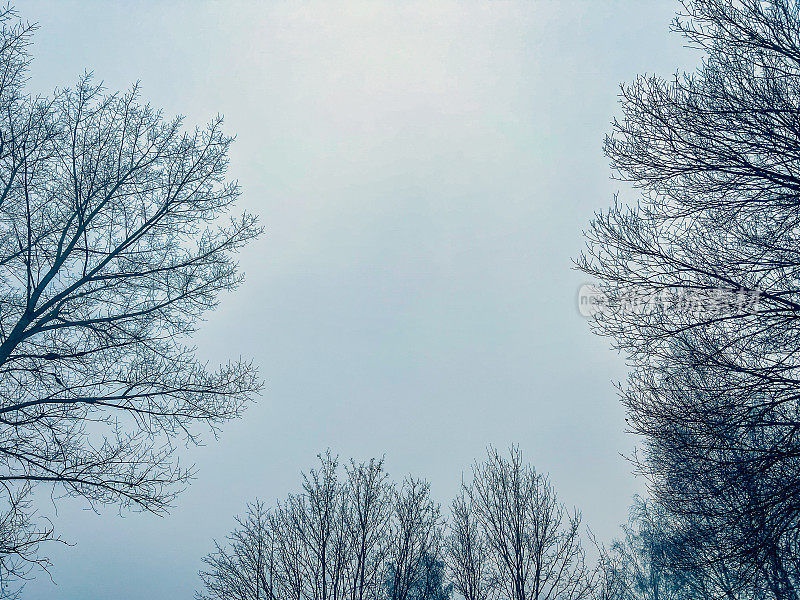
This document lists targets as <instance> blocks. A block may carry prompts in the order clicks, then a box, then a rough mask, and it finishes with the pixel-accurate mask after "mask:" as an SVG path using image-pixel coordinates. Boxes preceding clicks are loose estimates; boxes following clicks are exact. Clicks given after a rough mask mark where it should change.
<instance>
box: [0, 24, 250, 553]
mask: <svg viewBox="0 0 800 600" xmlns="http://www.w3.org/2000/svg"><path fill="white" fill-rule="evenodd" d="M0 22H1V23H2V29H0V482H1V483H2V486H1V487H0V493H5V494H6V499H7V501H8V502H10V503H13V502H14V498H15V497H16V494H17V490H19V489H21V488H25V486H29V485H32V484H37V485H41V484H50V485H52V486H53V487H54V488H55V493H56V495H59V494H65V495H69V496H80V497H83V498H85V499H87V500H88V501H89V502H91V503H92V504H95V503H117V504H119V505H120V506H122V507H134V508H139V509H145V510H149V511H153V512H157V513H160V512H163V511H164V510H165V509H166V508H167V507H168V506H169V505H170V503H171V501H172V500H173V498H174V496H175V494H176V493H177V492H178V491H179V490H180V489H181V488H182V487H183V486H184V484H185V483H186V482H187V480H188V479H189V478H190V477H191V475H192V471H191V469H185V468H182V467H180V466H179V465H178V464H177V461H176V460H174V452H175V449H176V447H178V446H179V445H180V444H181V443H184V442H196V441H197V440H198V437H197V436H198V431H197V430H196V427H195V426H196V425H197V424H198V423H205V424H206V425H208V426H210V427H211V429H212V430H215V429H216V428H217V427H218V426H219V425H220V424H221V423H222V422H223V421H225V420H227V419H230V418H232V417H236V416H238V415H239V414H240V412H241V410H242V407H243V406H244V404H245V403H246V402H247V400H248V399H249V398H251V396H252V395H253V394H254V393H255V392H257V390H258V389H259V387H260V383H259V381H258V379H257V375H256V373H255V370H254V368H253V367H252V366H251V365H250V364H248V363H246V362H241V361H236V362H233V363H229V364H227V365H225V366H222V367H220V368H218V369H216V370H209V369H207V368H206V366H205V365H204V364H203V363H202V362H200V361H199V360H198V359H197V358H196V357H195V353H194V350H193V349H192V348H191V347H190V346H188V345H187V344H188V337H189V336H190V335H191V334H192V332H193V331H194V329H195V327H196V325H197V323H198V320H199V319H200V317H201V315H202V314H203V312H204V311H206V310H208V309H210V308H212V307H214V305H215V303H216V301H217V298H218V295H219V293H220V292H221V291H223V290H230V289H233V288H235V287H236V286H237V285H238V284H239V282H240V281H241V274H239V273H238V271H237V265H236V263H235V261H234V259H233V254H234V252H235V251H236V250H237V249H239V248H240V247H241V246H243V245H244V244H246V243H247V242H248V241H250V240H251V239H253V237H255V236H256V235H257V234H258V233H259V231H260V228H259V227H258V225H257V223H256V218H255V217H254V216H252V215H249V214H243V215H242V216H241V217H239V218H230V219H229V220H228V221H227V223H226V222H223V221H222V220H221V219H222V218H224V217H226V215H228V214H229V213H230V211H231V209H232V208H233V204H234V202H235V200H236V199H237V197H238V196H239V189H238V187H237V185H236V183H235V182H229V181H226V179H225V173H226V169H227V154H228V149H229V146H230V144H231V138H230V137H227V136H225V135H224V134H223V133H222V131H221V126H222V120H221V118H219V117H217V118H215V119H214V120H213V121H212V122H211V123H210V124H209V125H208V126H207V127H206V128H204V129H196V130H194V131H190V132H184V131H183V129H182V123H181V119H180V118H176V119H172V120H165V119H164V118H163V117H162V115H161V113H160V112H158V111H156V110H154V109H153V108H151V107H150V106H149V105H142V104H141V103H140V102H139V89H138V86H134V88H133V89H132V90H131V91H130V92H128V93H124V94H120V93H108V92H106V91H105V90H104V89H103V88H102V86H100V85H97V84H94V83H93V82H92V78H91V77H90V76H88V75H87V76H84V77H82V78H81V79H80V80H79V82H78V84H77V85H76V86H75V88H73V89H63V90H58V91H56V92H55V94H54V95H53V96H51V97H48V98H34V97H31V96H29V95H26V93H25V92H24V89H23V84H24V82H25V76H26V69H27V66H28V63H29V56H28V54H27V48H28V43H29V37H30V34H31V32H32V31H33V27H31V26H30V25H26V24H22V23H18V22H17V20H16V17H15V15H14V13H13V11H11V10H6V11H5V12H3V13H2V14H0ZM18 508H19V505H18ZM22 519H23V521H24V520H25V516H24V514H23V515H22ZM16 548H17V551H22V552H18V553H23V554H24V553H27V556H28V557H30V553H29V552H28V551H31V550H33V549H35V548H36V544H33V545H29V546H24V545H23V546H22V547H20V546H17V547H16Z"/></svg>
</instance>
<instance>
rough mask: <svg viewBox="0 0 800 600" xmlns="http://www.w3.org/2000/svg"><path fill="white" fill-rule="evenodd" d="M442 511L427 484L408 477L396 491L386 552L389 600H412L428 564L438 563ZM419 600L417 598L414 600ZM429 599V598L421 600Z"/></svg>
mask: <svg viewBox="0 0 800 600" xmlns="http://www.w3.org/2000/svg"><path fill="white" fill-rule="evenodd" d="M442 524H443V523H442V518H441V509H440V507H439V505H438V504H436V503H435V502H434V501H433V500H432V499H431V497H430V484H429V483H428V482H427V481H424V480H421V479H416V478H413V477H409V478H407V479H405V480H404V481H403V483H402V485H401V486H400V488H399V489H398V490H396V492H395V495H394V499H393V503H392V518H391V524H390V530H389V539H388V551H387V566H388V573H387V588H388V598H389V600H412V593H413V592H414V591H415V590H416V589H419V588H420V581H419V578H420V577H421V576H424V575H425V574H426V573H427V571H428V569H427V563H428V562H430V561H431V560H434V561H435V560H438V559H439V557H440V553H441V542H442ZM414 600H416V599H414ZM420 600H427V599H420Z"/></svg>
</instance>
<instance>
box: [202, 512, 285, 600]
mask: <svg viewBox="0 0 800 600" xmlns="http://www.w3.org/2000/svg"><path fill="white" fill-rule="evenodd" d="M236 522H237V523H238V527H237V528H236V529H235V530H234V531H233V533H231V534H230V535H229V536H228V538H227V544H226V545H224V546H223V545H221V544H215V545H216V551H215V552H214V553H212V554H209V555H208V556H206V557H205V558H204V559H203V562H205V564H206V566H207V567H208V570H207V571H202V572H201V573H200V578H201V579H202V581H203V584H204V585H205V592H203V593H198V594H197V595H196V596H197V598H198V600H274V599H275V598H279V597H281V596H279V595H277V593H278V589H279V588H280V586H281V582H280V581H278V579H279V577H280V574H279V571H278V568H277V567H278V564H279V561H278V557H279V554H278V552H277V551H276V547H275V543H274V538H273V532H272V529H271V520H270V515H269V512H268V511H267V510H266V509H265V508H264V505H263V503H261V502H259V501H256V502H255V503H253V504H251V505H250V506H248V507H247V515H246V516H245V517H243V518H239V517H237V519H236Z"/></svg>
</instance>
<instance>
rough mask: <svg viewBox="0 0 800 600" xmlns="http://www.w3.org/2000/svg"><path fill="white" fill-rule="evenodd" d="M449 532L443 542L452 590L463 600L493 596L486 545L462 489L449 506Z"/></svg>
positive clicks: (472, 509)
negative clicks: (444, 542) (444, 543)
mask: <svg viewBox="0 0 800 600" xmlns="http://www.w3.org/2000/svg"><path fill="white" fill-rule="evenodd" d="M450 513H451V517H450V533H449V535H448V537H447V540H446V552H445V556H446V561H447V567H448V571H449V573H450V577H451V578H452V581H453V585H454V588H455V590H456V591H457V592H458V593H459V594H461V595H462V596H463V597H464V600H488V599H489V598H491V597H493V591H494V587H495V583H496V582H494V581H493V580H492V566H491V564H490V562H489V561H490V554H489V546H488V542H487V540H486V536H485V535H484V532H483V530H482V529H481V525H480V522H479V521H478V518H477V515H476V514H475V507H474V506H473V505H472V500H471V498H470V497H469V495H468V494H466V493H465V492H464V490H463V489H462V491H461V493H460V494H459V495H458V496H457V497H456V498H455V500H453V503H452V504H451V507H450Z"/></svg>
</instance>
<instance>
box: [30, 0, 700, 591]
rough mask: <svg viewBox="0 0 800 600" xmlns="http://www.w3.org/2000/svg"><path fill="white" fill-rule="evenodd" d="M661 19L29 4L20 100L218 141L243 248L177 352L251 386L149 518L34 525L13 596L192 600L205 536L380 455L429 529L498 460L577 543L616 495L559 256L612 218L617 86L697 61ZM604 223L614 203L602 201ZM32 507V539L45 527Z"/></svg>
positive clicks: (611, 396) (620, 501)
mask: <svg viewBox="0 0 800 600" xmlns="http://www.w3.org/2000/svg"><path fill="white" fill-rule="evenodd" d="M676 6H677V3H676V2H673V1H669V0H663V1H654V0H638V1H623V0H609V1H601V0H583V1H566V0H565V1H555V0H550V1H547V0H527V1H525V2H519V3H518V2H510V1H505V0H500V1H487V2H473V1H470V2H466V1H464V2H457V3H456V2H444V1H442V2H430V1H428V2H405V1H403V2H401V1H397V2H394V3H384V4H377V3H363V4H359V3H348V4H345V5H340V4H339V3H293V2H283V1H281V2H277V1H276V2H271V3H264V4H256V3H255V2H253V3H232V2H224V3H223V2H219V3H199V2H196V3H195V2H192V3H188V2H187V3H177V2H163V3H157V2H138V3H137V2H128V1H126V2H116V3H113V4H112V3H105V2H82V3H78V2H62V1H59V2H40V1H33V0H31V1H23V2H20V3H18V4H17V7H18V9H19V10H20V12H21V14H22V16H23V17H24V18H26V19H28V20H31V21H36V22H38V23H39V25H40V30H39V31H38V32H37V34H36V38H35V44H34V48H33V52H34V55H35V62H34V63H33V66H32V71H31V89H32V90H35V91H40V92H47V91H49V90H52V89H53V88H54V87H56V86H69V85H71V84H73V83H74V82H75V80H76V78H77V76H78V75H79V74H80V73H81V72H83V71H84V70H91V71H94V73H95V74H96V76H97V78H98V79H99V80H103V81H104V82H105V83H106V84H107V86H108V88H109V89H124V88H127V87H129V86H130V85H131V84H132V83H133V82H135V81H136V80H141V82H142V88H143V99H144V100H146V101H149V102H151V103H152V104H153V105H154V106H157V107H163V109H164V111H165V114H166V115H174V114H176V113H180V114H184V115H186V117H187V124H189V125H195V124H203V123H205V122H206V121H208V120H209V119H210V118H211V117H213V116H214V115H216V114H217V113H222V114H224V115H225V117H226V129H227V131H228V132H230V133H233V134H236V135H237V136H238V137H237V141H236V143H235V146H234V148H233V153H232V157H231V158H232V164H231V174H232V176H233V177H236V178H238V179H239V181H240V183H241V185H242V188H243V191H244V194H243V197H242V201H241V206H242V207H243V208H247V209H249V210H251V211H254V212H256V213H258V214H259V215H260V217H261V219H262V222H263V224H264V225H265V226H266V228H267V231H266V234H265V235H264V236H263V237H262V238H261V239H260V240H258V241H257V242H256V243H254V244H253V245H252V246H250V247H249V248H248V249H247V250H246V251H245V252H243V254H242V255H241V264H242V267H243V269H244V271H245V272H246V276H247V280H246V283H245V284H244V285H243V286H242V287H241V288H240V289H239V290H238V291H236V292H234V293H233V294H228V295H227V296H225V297H223V298H222V303H221V305H220V307H219V308H218V309H217V310H216V311H215V312H214V313H213V314H209V315H208V320H207V323H206V324H205V325H204V327H203V329H202V331H201V332H200V334H199V335H197V338H196V342H197V344H198V346H199V349H200V352H201V354H202V356H203V357H204V358H206V359H208V360H209V361H210V362H212V363H213V362H224V361H226V360H227V359H228V358H235V357H238V356H240V355H241V356H244V357H252V358H253V359H254V360H255V361H256V362H257V363H258V364H259V365H260V368H261V373H262V375H263V377H264V378H265V380H266V384H267V385H266V389H265V392H264V395H263V397H261V398H260V400H259V402H258V403H257V404H256V405H254V406H253V407H251V408H250V409H249V411H248V412H247V413H246V415H245V417H244V419H242V420H241V421H239V422H235V423H231V424H229V426H227V427H226V428H225V430H224V431H223V434H222V436H221V438H220V439H219V440H217V441H215V440H213V439H210V440H208V443H207V445H206V446H205V447H203V448H200V449H192V450H189V451H187V452H184V453H183V454H182V457H183V459H185V460H186V461H187V462H189V463H195V464H196V465H197V467H198V469H199V476H198V479H197V481H196V482H195V483H194V484H193V486H192V487H191V489H190V490H189V491H188V492H186V493H185V494H183V495H182V496H181V497H180V498H179V500H178V502H177V505H176V506H175V508H174V510H173V511H172V514H171V515H170V516H169V517H167V518H157V517H153V516H150V515H139V514H127V515H124V518H120V516H118V515H117V513H116V511H115V510H108V511H105V512H103V513H101V514H99V515H97V514H94V513H92V512H89V511H86V510H85V505H83V504H81V503H79V502H60V503H59V504H58V515H57V516H56V517H55V521H56V525H57V527H58V529H59V530H60V532H61V534H62V536H63V537H64V538H65V539H66V540H67V541H69V542H71V543H73V544H74V546H72V547H69V548H66V547H65V548H50V549H49V550H50V552H51V556H52V558H53V560H54V562H55V566H54V568H53V569H52V574H53V578H54V579H55V581H56V583H57V587H54V586H53V584H52V583H51V582H50V581H49V580H48V579H47V578H46V577H39V579H38V580H37V581H35V582H33V583H31V584H29V586H28V588H27V593H26V596H25V597H26V598H27V599H29V600H31V599H45V598H47V599H52V598H58V599H61V598H63V599H70V600H71V599H75V600H77V599H80V600H92V599H95V598H96V599H104V600H105V599H112V598H113V599H115V600H125V599H151V598H170V599H179V598H186V599H188V598H191V596H192V593H193V590H194V589H196V587H197V585H198V583H199V582H198V578H197V576H196V573H197V571H198V569H199V568H200V567H201V562H200V561H201V558H202V557H203V555H205V554H206V553H208V552H209V551H210V550H211V549H212V539H213V538H215V537H216V538H222V537H223V536H224V535H225V534H226V533H228V532H229V531H230V529H231V528H232V527H233V516H234V515H235V514H236V513H240V512H242V511H243V509H244V507H245V504H246V503H247V502H248V501H251V500H252V499H254V498H255V497H261V498H262V499H264V500H266V501H268V502H269V503H273V502H274V501H275V500H277V499H279V498H283V497H284V496H286V494H288V493H290V492H293V491H296V490H297V489H298V487H299V472H300V470H304V469H308V468H309V467H311V466H313V465H314V463H315V455H316V454H317V453H318V452H320V451H323V450H324V449H325V448H328V447H330V448H331V449H332V450H333V451H334V452H335V453H338V454H340V455H341V456H342V457H349V456H354V457H356V458H358V459H362V458H368V457H370V456H380V455H383V454H385V455H386V463H387V467H388V471H389V472H390V474H391V475H392V476H393V477H394V478H395V479H401V478H402V477H403V476H404V475H405V474H409V473H411V474H414V475H418V476H422V477H425V478H427V479H428V480H429V481H430V482H431V484H432V491H433V494H434V495H435V497H436V499H437V500H438V501H440V502H442V504H447V503H448V502H449V500H450V498H451V497H452V496H453V494H454V493H455V492H456V490H457V488H458V486H459V483H460V481H461V478H462V474H466V473H467V472H468V471H469V465H470V464H471V463H472V462H473V460H474V459H475V458H479V457H481V456H482V455H483V454H484V451H485V447H486V446H487V444H494V445H497V446H500V447H503V448H505V447H507V446H508V445H509V444H511V443H519V444H520V446H521V448H522V449H523V451H524V452H525V455H526V457H527V458H528V460H530V461H531V462H532V463H533V464H534V465H535V466H536V467H537V469H539V470H540V471H546V472H549V473H550V476H551V478H552V481H553V483H554V485H555V487H556V489H557V492H558V493H559V495H560V498H561V500H563V501H564V502H566V503H567V504H568V505H576V506H577V507H578V508H580V509H581V510H582V512H583V516H584V522H585V523H586V524H587V525H589V526H590V527H591V528H592V530H593V531H594V532H595V533H596V534H597V535H598V537H599V538H600V539H601V540H609V539H610V538H611V537H612V536H613V535H615V534H616V531H617V527H618V525H619V524H620V523H621V522H622V521H624V520H625V518H626V513H627V510H628V506H629V504H630V502H631V498H632V495H633V494H634V493H635V492H636V491H639V490H641V488H642V484H641V483H640V482H637V481H636V480H635V479H634V477H633V476H632V475H631V474H630V470H631V469H630V465H629V464H628V463H626V462H625V460H624V459H623V458H622V457H621V456H620V454H621V453H627V452H630V451H631V449H632V448H633V446H634V442H635V440H633V439H632V438H631V437H629V436H627V435H625V434H624V416H623V414H622V410H621V408H620V406H619V404H618V401H617V398H616V394H615V391H614V389H613V387H612V381H613V380H619V379H622V378H624V376H625V369H624V364H623V361H622V359H621V358H620V357H619V356H617V355H616V354H615V353H614V352H612V351H611V350H609V348H608V342H607V341H606V340H602V339H598V338H595V337H594V336H593V335H592V334H591V333H590V331H589V328H588V326H587V323H586V321H585V320H584V319H582V318H581V317H580V316H579V314H578V311H577V309H576V293H577V289H578V287H579V285H580V284H581V283H582V282H583V281H584V278H583V277H582V276H581V275H580V274H578V273H576V272H575V271H573V270H572V265H571V259H572V258H574V257H575V256H576V255H577V253H578V252H579V251H580V249H581V247H582V238H581V230H582V229H583V228H585V227H586V224H587V222H588V220H589V219H590V218H591V216H592V214H593V212H594V211H595V210H598V209H601V208H605V207H607V206H608V205H609V204H610V203H611V202H612V195H613V193H614V192H615V191H617V190H618V189H620V184H619V183H617V182H613V181H611V180H610V179H609V176H610V171H609V169H608V166H607V161H606V159H605V158H604V157H603V155H602V138H603V135H604V134H605V133H606V132H607V131H608V130H609V122H610V120H611V119H612V118H613V116H614V115H615V114H618V107H617V92H618V86H619V84H620V83H621V82H623V81H629V80H631V79H632V78H633V77H634V76H635V75H636V74H637V73H644V72H647V73H654V72H655V73H658V74H661V75H665V76H669V75H670V74H671V73H673V72H674V71H675V69H676V68H679V67H682V68H692V67H693V66H694V64H695V63H694V61H695V60H696V57H695V56H694V55H693V54H691V53H690V52H689V51H688V50H686V49H685V48H683V47H682V41H681V39H679V38H678V37H677V36H675V35H674V34H671V33H669V31H668V24H669V21H670V19H671V17H672V14H673V12H674V10H675V9H676ZM622 196H623V198H628V199H630V198H633V197H634V196H632V195H631V194H630V193H629V192H627V191H626V190H625V189H622ZM42 510H43V511H44V512H45V513H47V514H51V513H52V512H53V511H52V507H51V506H49V505H48V504H43V507H42Z"/></svg>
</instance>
